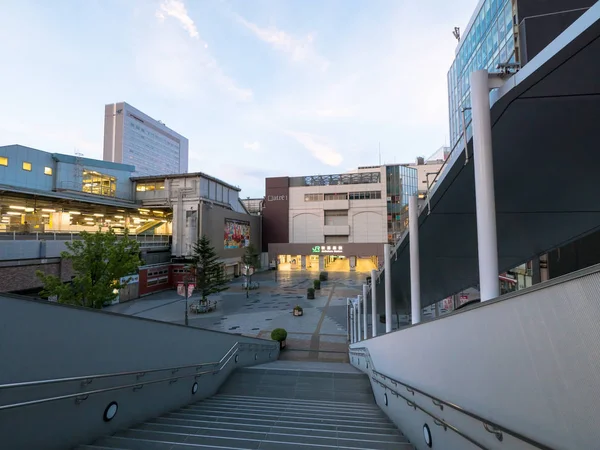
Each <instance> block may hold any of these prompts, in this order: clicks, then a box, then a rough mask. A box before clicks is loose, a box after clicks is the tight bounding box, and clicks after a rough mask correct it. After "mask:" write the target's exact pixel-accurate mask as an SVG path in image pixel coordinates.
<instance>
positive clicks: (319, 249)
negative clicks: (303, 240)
mask: <svg viewBox="0 0 600 450" xmlns="http://www.w3.org/2000/svg"><path fill="white" fill-rule="evenodd" d="M312 252H313V253H343V252H344V248H343V247H342V246H341V245H315V246H314V247H313V248H312Z"/></svg>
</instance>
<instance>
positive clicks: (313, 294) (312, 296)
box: [306, 288, 315, 299]
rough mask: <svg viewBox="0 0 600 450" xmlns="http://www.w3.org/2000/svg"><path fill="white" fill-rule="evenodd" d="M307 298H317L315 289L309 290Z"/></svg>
mask: <svg viewBox="0 0 600 450" xmlns="http://www.w3.org/2000/svg"><path fill="white" fill-rule="evenodd" d="M306 298H309V299H314V298H315V288H308V289H307V290H306Z"/></svg>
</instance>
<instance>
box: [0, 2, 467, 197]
mask: <svg viewBox="0 0 600 450" xmlns="http://www.w3.org/2000/svg"><path fill="white" fill-rule="evenodd" d="M476 3H477V1H476V0H455V1H448V0H418V1H417V0H369V1H366V0H362V1H359V0H323V1H317V0H287V1H284V0H252V1H250V0H238V1H226V0H222V1H219V0H214V1H204V0H202V1H201V0H85V1H78V0H53V1H47V0H4V1H3V2H2V15H1V16H0V58H1V65H0V67H1V70H0V91H1V93H2V94H1V97H0V98H1V105H2V107H1V108H0V145H5V144H15V143H17V144H22V145H28V146H32V147H35V148H39V149H42V150H46V151H51V152H60V153H67V154H73V152H74V151H75V150H77V151H80V152H82V153H84V154H85V156H87V157H91V158H102V134H103V120H104V117H103V116H104V109H103V106H104V105H105V104H107V103H112V102H115V101H126V102H128V103H130V104H132V105H133V106H135V107H136V108H138V109H140V110H142V111H144V112H145V113H146V114H148V115H150V116H152V117H154V118H155V119H160V120H162V121H163V122H165V123H166V124H167V125H168V126H169V127H170V128H172V129H174V130H176V131H177V132H179V133H181V134H183V135H184V136H186V137H188V139H189V140H190V171H203V172H206V173H209V174H211V175H213V176H216V177H219V178H222V179H223V180H225V181H227V182H229V183H232V184H235V185H238V186H240V187H241V188H242V195H243V196H259V195H263V194H264V178H265V177H266V176H281V175H311V174H329V173H339V172H345V171H347V170H350V169H352V168H356V167H357V166H359V165H374V164H377V163H378V159H379V158H378V152H377V147H378V143H379V142H381V153H382V161H383V162H389V163H393V162H398V163H399V162H411V161H413V160H414V158H415V157H416V156H421V155H422V156H429V155H430V154H432V153H433V152H434V151H435V150H436V149H438V148H439V147H440V146H441V145H443V144H444V143H447V141H448V106H447V88H446V73H447V70H448V68H449V67H450V64H451V62H452V60H453V56H454V49H455V47H456V40H455V39H454V37H453V36H452V29H453V27H454V26H460V27H461V28H464V26H465V25H466V23H467V22H468V20H469V18H470V16H471V13H472V12H473V9H474V8H475V6H476Z"/></svg>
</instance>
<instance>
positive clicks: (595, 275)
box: [351, 266, 600, 450]
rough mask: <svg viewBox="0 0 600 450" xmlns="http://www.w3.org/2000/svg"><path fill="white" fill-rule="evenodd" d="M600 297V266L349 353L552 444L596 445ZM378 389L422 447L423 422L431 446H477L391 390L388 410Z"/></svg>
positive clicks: (472, 428) (462, 421) (461, 424)
mask: <svg viewBox="0 0 600 450" xmlns="http://www.w3.org/2000/svg"><path fill="white" fill-rule="evenodd" d="M377 295H378V296H379V290H378V292H377ZM599 295H600V266H594V267H591V268H589V269H585V270H582V271H580V272H577V273H575V274H571V275H567V276H564V277H561V278H557V279H555V280H551V281H549V282H546V283H543V284H540V285H537V286H533V287H531V288H528V289H526V290H523V291H519V292H518V293H513V294H508V295H506V296H504V297H501V298H500V299H499V300H495V301H489V302H485V303H483V304H479V305H477V306H473V307H470V308H468V309H466V310H464V311H458V312H456V313H452V314H449V315H446V316H444V317H442V318H440V319H438V320H434V321H431V322H426V323H422V324H419V325H416V326H410V327H407V328H404V329H402V330H400V331H398V332H395V333H391V334H387V335H384V336H379V337H377V338H374V339H368V340H366V341H363V342H359V343H356V344H353V345H352V346H351V347H352V348H360V347H367V348H368V349H369V352H370V354H371V357H372V359H373V364H374V365H375V368H376V370H378V371H380V372H382V373H384V374H386V375H388V376H390V377H393V378H395V379H397V380H399V381H401V382H404V383H407V384H409V385H412V386H414V387H416V388H418V389H421V390H423V391H425V392H427V393H429V394H431V395H433V396H436V397H438V398H440V399H442V400H445V401H448V402H452V403H454V404H456V405H458V406H460V407H462V408H465V409H467V410H469V411H471V412H473V413H475V414H478V415H480V416H482V417H484V418H487V419H489V420H492V421H494V422H496V423H498V424H499V425H501V426H503V427H506V428H509V429H512V430H513V431H516V432H518V433H521V434H523V435H525V436H528V437H530V438H533V439H535V440H537V441H539V442H541V443H543V444H545V445H547V446H548V447H550V448H556V449H559V448H560V449H584V448H596V447H597V443H598V441H600V428H598V426H597V399H598V398H600V377H599V374H600V345H598V343H599V342H600V303H598V297H599ZM354 364H355V365H357V366H358V362H357V361H356V360H355V361H354ZM360 364H361V365H360V367H363V368H364V366H365V361H364V358H362V360H361V363H360ZM374 389H375V393H376V399H377V402H378V404H379V405H380V407H381V408H382V409H383V411H384V412H386V414H388V416H390V418H392V420H394V421H395V422H396V423H397V424H398V426H399V427H400V428H401V429H402V431H403V432H404V433H405V434H406V435H407V436H408V437H409V439H410V440H411V442H412V443H413V444H414V445H416V446H417V448H418V449H425V448H426V446H425V445H424V443H423V434H422V426H423V423H428V424H429V427H430V429H431V431H432V432H433V433H434V442H437V443H441V442H443V444H442V445H441V447H440V446H435V445H434V448H444V449H446V450H453V449H456V450H463V449H467V448H471V447H469V446H468V445H467V444H466V441H464V440H463V441H462V442H460V441H459V442H456V439H455V436H453V433H452V432H450V431H446V432H444V430H443V429H442V428H440V427H438V426H436V425H434V424H433V423H432V421H431V420H429V419H426V418H425V417H424V416H423V417H421V416H419V414H421V413H417V412H415V411H414V410H413V409H412V408H410V407H407V405H406V402H405V401H404V400H402V399H397V398H395V397H394V396H393V395H391V394H390V393H389V391H388V399H389V402H390V404H389V405H388V406H387V407H385V405H384V404H383V393H384V392H383V390H382V389H380V388H378V387H374ZM398 389H400V390H401V391H402V392H403V393H406V392H407V391H406V390H405V389H403V388H401V387H399V388H398ZM414 399H415V400H416V401H418V402H419V404H420V405H421V406H423V407H426V408H428V410H429V411H432V412H435V413H436V414H438V415H439V417H441V418H443V419H445V420H448V422H449V423H451V424H453V425H455V426H457V427H458V428H459V429H461V431H463V432H466V433H467V434H468V435H470V436H471V437H473V438H476V439H477V440H478V441H479V442H482V443H484V444H485V446H486V448H490V449H495V448H511V449H512V448H529V447H523V446H519V445H516V444H515V443H514V440H512V441H511V440H509V439H508V438H505V440H504V442H503V443H500V442H498V441H497V440H496V438H495V437H494V436H493V435H492V434H490V433H487V432H486V431H485V430H484V429H483V427H482V425H481V423H480V422H475V421H473V420H472V419H468V418H465V417H463V415H461V414H459V413H456V412H454V410H452V409H450V408H444V410H443V411H440V409H439V408H436V407H435V406H434V405H433V404H432V403H431V400H430V399H428V400H425V399H422V398H418V397H415V398H414ZM505 436H506V434H505Z"/></svg>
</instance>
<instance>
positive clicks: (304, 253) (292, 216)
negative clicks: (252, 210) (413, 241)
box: [262, 166, 416, 270]
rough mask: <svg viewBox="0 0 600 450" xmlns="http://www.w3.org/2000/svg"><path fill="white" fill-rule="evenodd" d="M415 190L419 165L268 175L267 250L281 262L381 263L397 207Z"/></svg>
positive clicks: (319, 265)
mask: <svg viewBox="0 0 600 450" xmlns="http://www.w3.org/2000/svg"><path fill="white" fill-rule="evenodd" d="M388 186H389V189H388ZM388 190H389V193H390V195H388ZM415 192H416V170H414V169H412V168H407V167H400V166H373V167H361V168H359V169H357V170H355V171H351V172H348V173H343V174H335V175H311V176H304V177H278V178H267V179H266V196H265V203H264V207H263V210H262V216H263V251H264V252H267V253H268V257H269V260H270V261H276V262H277V264H278V265H279V266H280V267H283V266H282V265H289V267H290V268H297V269H313V270H323V269H326V268H328V267H329V266H330V265H332V264H336V267H338V268H347V269H348V270H357V268H358V269H360V270H366V269H367V268H370V267H372V268H376V267H378V266H379V265H380V264H381V263H382V262H383V260H382V257H383V245H384V244H385V243H387V242H388V240H389V238H390V235H389V230H390V227H391V223H392V222H391V221H392V217H393V214H392V211H395V210H396V209H398V211H399V212H400V208H401V206H402V205H404V204H408V196H409V195H412V194H414V193H415ZM396 204H397V205H399V206H398V207H397V208H396ZM286 267H287V266H286Z"/></svg>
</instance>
